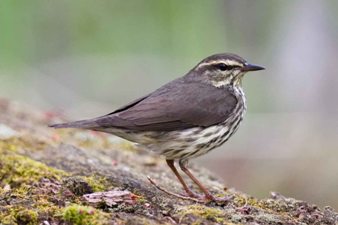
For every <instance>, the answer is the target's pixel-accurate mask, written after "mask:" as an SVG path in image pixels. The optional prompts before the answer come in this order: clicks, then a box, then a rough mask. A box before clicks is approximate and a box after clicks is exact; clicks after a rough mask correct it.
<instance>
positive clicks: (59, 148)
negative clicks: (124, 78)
mask: <svg viewBox="0 0 338 225" xmlns="http://www.w3.org/2000/svg"><path fill="white" fill-rule="evenodd" d="M56 120H59V118H54V117H53V116H52V117H51V116H50V113H44V112H40V111H36V110H34V109H31V108H30V107H27V106H24V107H23V106H21V105H19V104H16V103H11V102H8V101H6V104H4V103H2V102H1V99H0V124H3V125H4V126H7V127H9V128H10V129H11V130H14V131H15V132H12V133H11V136H10V137H8V136H9V135H8V134H7V135H3V136H6V138H1V133H0V221H1V222H0V224H1V225H5V224H10V225H12V224H20V225H23V224H42V223H44V222H45V221H47V222H48V223H50V224H79V225H80V224H98V225H100V224H177V223H180V224H262V225H264V224H270V225H273V224H302V225H303V224H304V225H305V224H328V225H331V224H332V225H333V224H336V223H338V214H337V213H336V212H335V211H334V210H333V209H332V208H329V207H325V208H324V209H319V208H318V207H316V206H315V205H312V204H309V203H306V202H304V201H297V200H295V199H292V198H286V197H283V196H281V195H278V194H273V195H271V197H269V198H267V199H263V200H258V199H256V198H253V197H250V196H248V195H245V194H243V193H240V192H238V191H235V190H232V189H230V190H227V191H226V192H224V190H223V186H222V183H221V182H219V181H217V179H210V177H212V175H211V174H210V173H209V172H208V171H206V170H204V169H201V168H199V169H194V173H195V174H196V176H198V177H199V178H200V179H201V182H202V183H204V184H205V185H206V186H207V187H209V188H210V189H211V191H212V192H213V193H215V194H216V193H218V194H220V196H221V197H223V196H224V195H226V196H232V197H233V198H232V200H230V201H229V202H228V203H227V204H223V205H218V204H215V203H208V204H196V203H194V202H191V201H185V200H182V199H177V198H174V197H172V196H168V195H167V194H164V193H163V192H161V191H158V190H157V189H156V188H154V187H153V186H152V185H150V184H149V182H148V180H147V179H146V176H147V175H148V176H150V177H152V178H153V179H154V180H155V181H157V182H158V183H159V184H160V185H161V186H162V187H165V188H167V189H169V190H171V191H175V192H181V191H182V189H181V186H180V185H179V183H178V182H177V180H176V178H175V177H174V176H173V175H172V174H171V172H170V171H169V169H168V168H167V167H166V165H165V163H164V162H163V160H162V159H161V158H159V157H158V156H153V155H151V154H149V153H148V152H146V151H144V150H140V149H135V147H134V146H133V145H130V144H123V143H122V144H121V142H120V141H118V142H116V139H114V138H112V136H109V135H104V134H101V133H96V132H88V131H80V130H53V129H51V128H48V127H47V124H49V123H52V121H54V122H55V121H56ZM7 130H8V129H7ZM13 134H14V135H13ZM189 184H190V185H191V186H193V185H192V184H191V183H189ZM111 190H117V193H121V192H119V191H127V193H130V196H127V197H126V198H125V199H124V198H123V197H121V198H120V197H119V196H118V195H116V196H114V195H113V196H114V198H115V199H113V201H112V199H101V200H100V199H99V202H96V203H95V204H93V202H95V199H93V201H88V199H86V198H85V197H84V195H85V194H89V193H92V192H103V193H107V191H111ZM195 191H198V190H195ZM102 196H104V195H102Z"/></svg>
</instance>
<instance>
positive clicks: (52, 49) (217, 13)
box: [0, 0, 338, 209]
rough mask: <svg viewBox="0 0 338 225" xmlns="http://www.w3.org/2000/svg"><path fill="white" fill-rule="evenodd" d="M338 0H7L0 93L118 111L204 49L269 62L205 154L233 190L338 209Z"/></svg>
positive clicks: (66, 110) (1, 27)
mask: <svg viewBox="0 0 338 225" xmlns="http://www.w3.org/2000/svg"><path fill="white" fill-rule="evenodd" d="M337 40H338V1H335V0H331V1H330V0H327V1H319V0H294V1H282V0H274V1H265V0H231V1H230V0H229V1H221V0H213V1H207V0H186V1H181V0H171V1H168V0H138V1H123V0H120V1H117V0H115V1H107V0H102V1H89V0H82V1H66V0H58V1H45V0H44V1H42V0H30V1H19V0H2V1H1V2H0V96H1V97H7V98H10V99H14V100H18V101H22V102H26V103H30V104H33V105H36V106H37V107H39V108H42V109H44V110H52V111H57V112H62V113H63V114H64V115H66V116H67V117H68V118H69V119H83V118H88V117H92V116H97V115H100V114H104V113H107V112H109V111H112V110H113V109H114V108H116V107H118V106H120V105H121V104H124V103H126V102H128V101H130V100H133V99H134V98H137V97H139V96H140V95H144V94H146V93H148V92H150V91H152V90H154V89H156V88H157V87H159V86H160V85H162V84H164V83H166V82H167V81H170V80H172V79H174V78H177V77H179V76H182V75H184V73H186V72H187V71H188V70H190V69H191V68H192V67H193V66H194V65H195V64H196V63H198V62H199V61H200V60H201V59H203V58H204V57H206V56H208V55H211V54H214V53H219V52H234V53H237V54H239V55H241V56H243V57H244V58H246V59H248V61H250V62H252V63H256V64H260V65H263V66H265V67H266V68H267V70H266V71H264V72H259V73H252V74H249V75H248V76H247V77H246V79H245V81H244V88H245V90H246V95H247V98H248V108H249V109H248V114H247V117H246V119H245V121H244V123H243V124H242V126H241V128H240V129H239V131H238V132H237V134H236V135H235V136H234V137H233V138H232V139H231V140H230V141H229V142H228V143H227V144H225V145H224V146H223V147H221V148H220V149H217V150H215V151H213V152H212V153H210V154H208V155H206V156H203V157H201V158H199V159H198V160H197V161H198V163H199V164H201V165H204V166H205V167H207V168H209V169H210V170H212V171H214V172H215V173H216V174H218V175H219V176H221V177H222V178H223V179H224V181H225V183H226V185H227V186H228V187H235V188H237V189H239V190H242V191H244V192H247V193H250V194H252V195H254V196H257V197H264V196H267V195H268V192H269V191H277V192H280V193H282V194H284V195H287V196H292V197H296V198H299V199H304V200H308V201H312V202H314V203H316V204H319V205H320V206H324V205H331V206H333V207H335V208H336V209H337V208H338V195H337V190H338V163H337V161H338V160H337V159H338V151H337V150H338V114H337V112H338V88H337V85H338V67H337V59H338V41H337Z"/></svg>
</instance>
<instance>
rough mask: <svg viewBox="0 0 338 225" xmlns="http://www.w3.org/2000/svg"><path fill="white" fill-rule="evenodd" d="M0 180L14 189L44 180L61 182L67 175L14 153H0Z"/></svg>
mask: <svg viewBox="0 0 338 225" xmlns="http://www.w3.org/2000/svg"><path fill="white" fill-rule="evenodd" d="M0 154H1V155H0V180H1V182H2V183H3V184H9V185H10V186H11V187H12V188H13V187H18V186H20V185H23V184H32V183H33V182H37V181H39V180H41V179H42V178H52V179H57V180H60V177H61V176H65V175H66V173H65V172H63V171H61V170H57V169H53V168H51V167H48V166H47V165H45V164H43V163H40V162H37V161H34V160H32V159H29V158H27V157H25V156H21V155H18V154H14V153H6V152H3V151H0Z"/></svg>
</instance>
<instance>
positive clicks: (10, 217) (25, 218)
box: [0, 206, 38, 225]
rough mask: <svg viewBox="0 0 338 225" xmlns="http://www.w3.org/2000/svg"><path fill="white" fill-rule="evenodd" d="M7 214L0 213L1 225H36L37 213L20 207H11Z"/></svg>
mask: <svg viewBox="0 0 338 225" xmlns="http://www.w3.org/2000/svg"><path fill="white" fill-rule="evenodd" d="M8 210H9V213H6V214H4V213H0V221H1V224H27V225H33V224H38V213H37V212H36V211H35V210H31V209H27V208H24V207H22V206H16V207H11V208H10V209H8Z"/></svg>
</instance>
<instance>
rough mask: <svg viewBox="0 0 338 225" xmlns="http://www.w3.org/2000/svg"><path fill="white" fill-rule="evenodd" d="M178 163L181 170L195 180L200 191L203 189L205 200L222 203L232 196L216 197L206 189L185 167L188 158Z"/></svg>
mask: <svg viewBox="0 0 338 225" xmlns="http://www.w3.org/2000/svg"><path fill="white" fill-rule="evenodd" d="M179 164H180V168H181V170H182V171H183V172H184V173H185V174H187V175H188V177H190V179H191V180H193V181H194V182H195V184H196V185H197V186H198V187H199V188H200V189H201V191H203V193H204V194H205V198H206V199H207V200H210V201H214V202H221V203H224V202H228V201H229V200H230V199H232V197H224V198H217V197H215V196H213V195H212V194H211V193H210V192H209V191H208V189H206V188H205V187H204V185H202V184H201V182H200V181H199V180H197V178H196V177H195V176H194V175H192V173H191V172H190V171H189V170H188V168H187V164H188V160H180V161H179Z"/></svg>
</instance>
